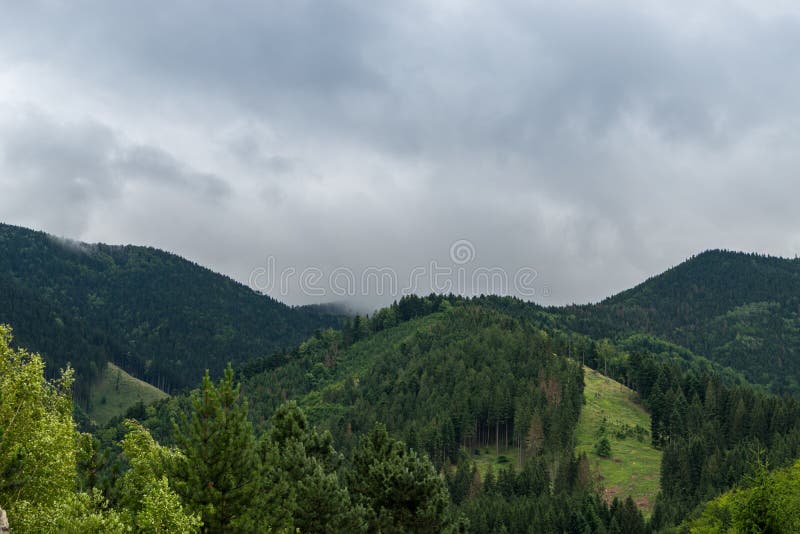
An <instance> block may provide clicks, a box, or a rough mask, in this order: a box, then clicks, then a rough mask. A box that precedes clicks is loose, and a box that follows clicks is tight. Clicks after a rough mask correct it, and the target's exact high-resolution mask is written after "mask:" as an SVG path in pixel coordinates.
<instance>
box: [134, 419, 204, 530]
mask: <svg viewBox="0 0 800 534" xmlns="http://www.w3.org/2000/svg"><path fill="white" fill-rule="evenodd" d="M126 426H127V427H128V429H129V432H128V434H127V435H126V436H125V439H124V440H123V441H122V454H123V456H124V457H125V458H126V459H127V460H128V463H129V464H130V469H129V470H128V471H127V472H126V473H125V474H124V475H123V476H122V478H121V479H120V491H119V494H120V501H121V503H122V505H123V506H124V507H125V510H126V512H127V514H128V515H129V516H130V517H129V522H130V523H132V524H133V526H134V528H135V529H136V531H137V532H148V533H149V532H153V533H156V532H183V533H191V532H196V531H197V530H199V528H200V526H201V524H202V522H201V520H200V517H199V515H197V514H189V513H187V512H186V510H185V509H184V507H183V505H182V503H181V500H180V498H179V497H178V495H177V494H176V493H175V491H173V490H172V489H171V488H170V487H169V481H168V480H167V476H166V472H167V469H168V466H169V465H170V464H172V463H176V462H184V461H185V458H184V457H183V456H182V454H181V453H180V452H179V451H177V450H171V449H167V448H166V447H162V446H160V445H159V444H158V443H156V442H155V440H154V439H153V438H152V436H150V433H149V432H148V431H147V430H146V429H145V428H144V427H143V426H141V425H140V424H139V423H137V422H135V421H130V420H129V421H126Z"/></svg>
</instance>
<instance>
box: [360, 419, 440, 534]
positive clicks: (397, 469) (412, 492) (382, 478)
mask: <svg viewBox="0 0 800 534" xmlns="http://www.w3.org/2000/svg"><path fill="white" fill-rule="evenodd" d="M352 466H353V468H352V471H351V472H350V473H349V477H348V480H349V483H350V488H351V490H352V492H353V493H354V494H355V495H356V496H357V497H358V499H359V500H360V501H361V502H362V503H363V504H364V505H365V506H366V507H367V509H368V512H369V530H370V531H371V532H377V531H381V532H386V533H391V532H443V531H446V530H448V529H450V528H451V527H452V525H451V523H450V521H449V515H448V501H449V497H448V494H447V488H446V486H445V482H444V480H443V479H442V478H441V477H440V476H439V475H438V474H437V473H436V471H435V470H434V468H433V465H432V464H431V462H430V460H428V459H427V458H425V457H420V456H419V455H417V453H416V452H414V451H409V450H408V449H406V446H405V444H404V443H403V442H402V441H398V440H395V439H393V438H391V437H390V436H389V434H388V433H387V432H386V427H384V426H383V425H381V424H380V423H376V424H375V427H374V428H373V430H372V431H371V432H370V433H369V434H368V435H367V436H365V437H364V438H362V440H361V443H360V446H359V447H358V448H357V449H356V451H355V452H354V454H353V462H352Z"/></svg>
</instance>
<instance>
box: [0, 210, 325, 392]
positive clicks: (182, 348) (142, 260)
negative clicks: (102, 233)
mask: <svg viewBox="0 0 800 534" xmlns="http://www.w3.org/2000/svg"><path fill="white" fill-rule="evenodd" d="M0 302H2V306H0V323H7V324H9V325H11V326H13V327H14V329H15V339H16V341H17V343H18V344H19V345H20V346H25V347H27V348H29V349H31V350H34V351H37V352H41V353H42V355H43V356H44V357H45V359H46V361H47V362H48V364H49V365H48V367H49V368H51V369H57V368H59V367H63V366H64V365H65V364H66V363H67V362H70V363H71V364H72V366H73V367H74V368H75V369H76V371H77V374H78V377H79V384H78V389H77V391H78V393H79V395H80V394H83V395H85V394H86V393H87V392H88V389H87V388H88V387H89V384H91V382H92V381H93V380H94V379H95V378H96V377H98V376H99V374H100V373H101V372H102V371H103V369H104V367H105V363H106V362H108V361H111V362H114V363H115V364H117V365H118V366H119V367H121V368H123V369H124V370H125V371H127V372H129V373H131V374H132V375H134V376H136V377H137V378H140V379H143V380H146V381H147V382H150V383H152V384H155V385H157V386H159V387H160V388H162V389H164V390H167V391H168V390H170V389H180V388H184V387H187V386H194V385H196V384H197V383H198V381H199V380H200V378H201V377H202V375H203V372H204V371H205V369H207V368H209V369H211V371H212V372H213V373H217V372H219V371H221V369H222V368H223V367H224V366H225V365H226V363H227V362H229V361H230V362H233V363H234V364H236V363H240V362H243V361H246V360H248V359H250V358H254V357H257V356H261V355H265V354H269V353H271V352H273V351H275V350H277V349H279V348H281V347H289V346H293V345H296V344H297V343H299V342H301V341H302V340H303V339H306V338H307V337H308V336H310V335H311V334H312V333H313V332H314V331H315V330H317V329H320V328H326V327H329V326H335V325H338V324H339V322H340V318H339V316H337V315H333V314H330V313H326V312H325V311H324V310H316V309H313V308H292V307H289V306H286V305H285V304H282V303H280V302H278V301H276V300H274V299H272V298H270V297H268V296H264V295H261V294H258V293H256V292H254V291H252V290H251V289H249V288H248V287H246V286H244V285H242V284H240V283H238V282H236V281H234V280H232V279H230V278H228V277H226V276H223V275H220V274H217V273H215V272H213V271H211V270H209V269H206V268H204V267H201V266H199V265H197V264H195V263H193V262H190V261H187V260H185V259H183V258H181V257H179V256H176V255H174V254H170V253H168V252H164V251H161V250H157V249H154V248H150V247H137V246H113V245H105V244H92V245H90V244H86V243H80V242H75V241H68V240H63V239H60V238H56V237H53V236H51V235H48V234H45V233H43V232H37V231H32V230H28V229H25V228H19V227H15V226H9V225H5V224H0Z"/></svg>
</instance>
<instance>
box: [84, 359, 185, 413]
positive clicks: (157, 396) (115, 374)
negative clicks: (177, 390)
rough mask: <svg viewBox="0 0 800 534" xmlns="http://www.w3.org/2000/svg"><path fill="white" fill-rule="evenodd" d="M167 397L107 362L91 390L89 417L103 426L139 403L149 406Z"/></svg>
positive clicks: (155, 388) (153, 387)
mask: <svg viewBox="0 0 800 534" xmlns="http://www.w3.org/2000/svg"><path fill="white" fill-rule="evenodd" d="M168 396H169V395H167V394H166V393H164V392H163V391H161V390H160V389H158V388H157V387H155V386H151V385H150V384H148V383H147V382H143V381H141V380H139V379H138V378H134V377H132V376H131V375H129V374H128V373H126V372H125V371H123V370H122V369H120V368H119V367H117V366H116V365H114V364H113V363H111V362H109V363H108V366H107V367H106V369H105V371H103V373H102V375H101V376H100V379H99V380H98V381H97V383H96V384H95V385H94V387H93V388H92V396H91V400H90V407H89V417H91V418H92V419H94V421H95V422H96V423H97V424H99V425H103V424H105V423H107V422H108V421H110V420H111V419H112V418H114V417H115V416H117V415H122V414H124V413H125V412H126V411H127V410H128V408H130V407H131V406H133V405H134V404H136V403H137V402H139V401H141V402H143V403H144V404H149V403H151V402H154V401H157V400H161V399H164V398H166V397H168Z"/></svg>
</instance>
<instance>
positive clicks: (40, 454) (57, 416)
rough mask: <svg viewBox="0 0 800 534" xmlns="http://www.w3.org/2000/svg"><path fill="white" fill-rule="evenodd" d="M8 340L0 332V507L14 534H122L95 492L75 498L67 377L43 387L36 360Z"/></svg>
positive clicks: (75, 440)
mask: <svg viewBox="0 0 800 534" xmlns="http://www.w3.org/2000/svg"><path fill="white" fill-rule="evenodd" d="M11 339H12V338H11V329H10V328H8V327H5V326H1V325H0V503H2V505H3V507H4V508H5V509H6V511H7V512H8V518H9V522H10V524H11V526H12V529H13V532H18V533H25V532H35V533H43V534H46V533H50V532H52V533H56V532H58V533H60V532H87V533H94V532H97V533H101V532H102V533H105V532H111V533H114V532H123V531H124V530H125V528H126V525H125V524H124V522H123V520H122V518H121V517H120V515H119V514H118V513H116V512H115V511H113V510H110V509H108V503H107V502H106V501H105V499H104V498H103V497H102V495H101V494H100V492H99V491H97V490H95V491H93V492H92V493H80V492H77V491H76V483H77V476H76V465H77V460H76V458H77V446H76V445H77V443H78V433H77V432H76V431H75V423H74V422H73V420H72V395H71V391H70V386H71V385H72V371H71V370H70V369H69V368H68V369H67V370H66V371H64V372H62V374H61V377H60V378H59V379H57V380H55V381H53V382H48V381H47V380H45V378H44V362H43V361H42V358H41V357H40V356H39V355H38V354H33V353H29V352H26V351H24V350H22V349H19V350H14V349H12V348H10V346H9V345H10V343H11Z"/></svg>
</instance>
